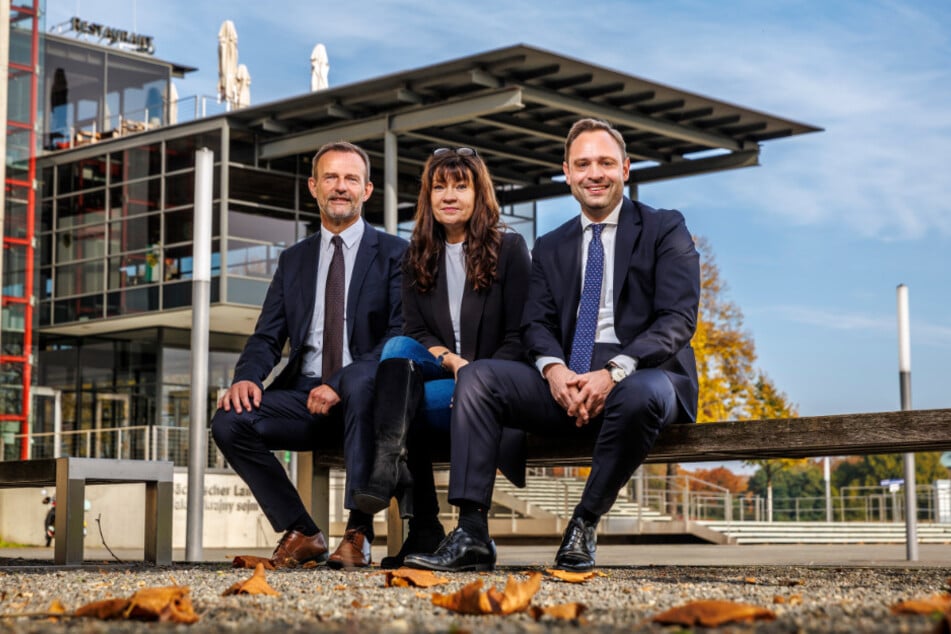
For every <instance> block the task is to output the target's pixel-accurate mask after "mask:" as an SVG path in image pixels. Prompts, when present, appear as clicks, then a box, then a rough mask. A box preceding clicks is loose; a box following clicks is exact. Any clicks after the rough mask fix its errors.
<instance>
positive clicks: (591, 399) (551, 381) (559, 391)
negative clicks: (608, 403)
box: [545, 364, 614, 427]
mask: <svg viewBox="0 0 951 634" xmlns="http://www.w3.org/2000/svg"><path fill="white" fill-rule="evenodd" d="M545 378H546V379H548V387H549V389H550V390H551V395H552V398H554V399H555V401H556V402H557V403H558V404H559V405H561V406H562V407H563V408H564V409H565V411H566V412H567V413H568V415H569V416H574V418H575V425H576V426H578V427H584V426H585V425H587V424H588V423H590V422H591V419H592V418H594V417H595V416H597V415H598V414H600V413H601V412H602V411H603V410H604V401H605V399H607V397H608V393H610V391H611V390H612V389H613V388H614V381H613V380H612V379H611V375H610V373H609V372H608V371H607V370H595V371H593V372H586V373H584V374H575V373H574V372H572V371H571V370H569V369H568V367H567V366H564V365H562V364H556V365H552V366H549V369H547V371H546V374H545Z"/></svg>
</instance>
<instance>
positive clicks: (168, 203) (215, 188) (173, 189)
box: [165, 170, 221, 209]
mask: <svg viewBox="0 0 951 634" xmlns="http://www.w3.org/2000/svg"><path fill="white" fill-rule="evenodd" d="M220 186H221V183H220V182H219V179H218V171H217V170H215V174H214V183H213V185H212V190H211V197H212V200H214V201H215V202H217V199H218V198H219V197H220V196H221V194H220V193H219V188H220ZM194 202H195V173H194V172H182V173H180V174H170V175H169V176H166V177H165V208H166V209H174V208H175V207H183V206H185V205H192V204H194ZM216 206H217V205H216Z"/></svg>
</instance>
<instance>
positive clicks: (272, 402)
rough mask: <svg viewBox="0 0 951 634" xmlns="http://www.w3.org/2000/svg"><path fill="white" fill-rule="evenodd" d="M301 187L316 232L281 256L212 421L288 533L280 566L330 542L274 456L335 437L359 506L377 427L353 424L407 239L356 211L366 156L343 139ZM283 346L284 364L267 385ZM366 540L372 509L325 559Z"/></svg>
mask: <svg viewBox="0 0 951 634" xmlns="http://www.w3.org/2000/svg"><path fill="white" fill-rule="evenodd" d="M308 187H309V188H310V193H311V195H313V197H314V198H315V199H316V201H317V205H318V207H319V208H320V224H321V227H320V231H319V232H318V233H316V234H314V235H312V236H310V237H308V238H306V239H304V240H302V241H301V242H299V243H297V244H295V245H294V246H293V247H291V248H289V249H287V250H286V251H284V252H283V253H281V256H280V258H279V260H278V265H277V271H276V272H275V273H274V278H273V279H272V281H271V285H270V287H268V291H267V296H266V297H265V299H264V305H263V307H262V309H261V315H260V317H259V318H258V322H257V325H256V326H255V328H254V333H253V334H252V335H251V336H250V337H249V338H248V342H247V344H246V345H245V347H244V351H243V352H242V353H241V357H240V358H239V359H238V364H237V366H236V367H235V372H234V381H233V383H232V384H231V387H230V388H228V390H227V392H226V393H225V394H224V395H223V396H222V397H221V399H220V400H219V402H218V407H219V409H218V412H217V413H216V414H215V416H214V418H213V420H212V423H211V427H212V434H213V435H214V438H215V442H216V443H217V444H218V447H219V448H220V449H221V452H222V453H223V454H224V455H225V457H226V458H227V460H228V462H229V463H230V464H231V466H232V468H234V470H235V471H236V472H237V473H238V474H239V475H240V476H241V477H242V478H243V479H244V481H245V482H246V483H247V484H248V487H249V488H250V489H251V492H252V493H254V497H255V498H256V499H257V501H258V503H259V504H260V505H261V508H262V510H263V511H264V514H265V515H266V516H267V518H268V520H269V521H270V522H271V526H272V527H273V528H274V530H275V531H279V532H281V531H283V532H284V535H283V537H282V538H281V540H280V542H279V543H278V545H277V548H276V549H275V551H274V555H273V556H272V561H273V562H274V563H275V565H279V566H280V565H288V564H291V565H292V562H291V560H293V561H295V562H297V563H304V562H307V561H317V562H322V561H325V560H328V554H327V551H328V549H327V541H326V539H325V537H324V534H323V533H322V532H321V531H320V529H319V527H318V526H317V525H316V524H315V523H314V520H313V519H312V518H311V516H310V515H309V514H308V513H307V511H306V509H305V508H304V504H303V502H302V501H301V498H300V495H299V494H298V492H297V490H296V488H295V487H294V485H293V484H292V483H291V481H290V479H289V478H288V477H287V474H286V472H285V471H284V469H283V467H282V466H281V464H280V463H279V462H278V460H277V459H276V458H275V456H274V454H273V453H272V452H273V451H274V450H304V451H310V450H317V449H319V447H320V446H321V445H324V446H326V444H327V443H334V442H340V439H341V437H342V440H343V445H344V452H345V453H346V454H347V464H348V465H352V467H353V468H352V469H351V470H350V471H348V473H347V490H346V495H345V499H344V505H345V506H346V507H347V508H348V509H355V508H356V507H355V506H353V505H352V504H351V491H352V490H354V489H355V488H359V487H363V486H365V485H366V479H367V478H368V476H369V470H370V469H371V468H372V462H373V435H372V433H373V432H372V430H371V429H369V428H370V426H368V425H365V424H364V425H361V424H359V423H360V421H361V420H369V419H370V417H371V413H372V406H373V379H374V375H375V372H376V366H377V363H378V361H379V358H380V352H381V351H382V349H383V345H384V343H386V341H387V340H388V339H389V338H390V337H392V336H394V335H398V334H400V333H401V330H402V305H401V300H400V284H401V275H400V274H401V262H402V258H403V253H404V251H405V250H406V241H405V240H403V239H402V238H398V237H396V236H391V235H388V234H386V233H383V232H381V231H378V230H377V229H375V228H373V227H372V226H370V224H368V223H367V222H365V221H364V220H363V219H362V217H361V213H362V210H363V203H364V202H366V200H367V199H368V198H369V197H370V194H371V193H372V192H373V184H372V183H371V182H370V160H369V157H367V154H366V152H364V151H363V150H362V149H361V148H359V147H357V146H356V145H353V144H351V143H346V142H337V143H330V144H327V145H325V146H323V147H322V148H320V150H318V152H317V154H316V155H315V156H314V160H313V176H312V177H311V178H310V179H309V180H308ZM287 342H289V343H290V356H289V358H288V363H287V366H286V367H285V368H284V370H283V371H282V372H281V373H280V375H279V376H278V377H277V378H275V379H274V381H272V383H271V384H270V386H269V387H268V388H267V389H266V390H264V389H263V381H264V380H265V379H266V378H267V377H268V375H270V373H271V371H272V370H273V369H274V367H275V366H276V365H277V364H278V362H279V361H280V359H281V353H282V351H283V349H284V345H285V343H287ZM366 430H369V433H367V431H366ZM372 541H373V518H372V516H370V515H367V514H365V513H361V512H359V511H357V510H351V512H350V517H349V520H348V523H347V531H346V534H345V536H344V539H343V540H342V541H341V543H340V545H339V546H338V548H337V549H336V551H335V552H334V554H333V555H330V556H329V565H331V566H332V567H338V568H339V567H347V568H350V567H364V566H368V565H370V543H371V542H372Z"/></svg>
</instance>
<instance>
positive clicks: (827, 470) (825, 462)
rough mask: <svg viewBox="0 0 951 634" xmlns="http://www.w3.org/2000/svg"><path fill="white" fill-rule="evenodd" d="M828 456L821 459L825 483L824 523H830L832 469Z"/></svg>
mask: <svg viewBox="0 0 951 634" xmlns="http://www.w3.org/2000/svg"><path fill="white" fill-rule="evenodd" d="M829 460H830V459H829V456H826V457H825V458H823V459H822V477H823V478H824V479H825V481H826V521H827V522H831V521H832V469H831V467H830V466H829Z"/></svg>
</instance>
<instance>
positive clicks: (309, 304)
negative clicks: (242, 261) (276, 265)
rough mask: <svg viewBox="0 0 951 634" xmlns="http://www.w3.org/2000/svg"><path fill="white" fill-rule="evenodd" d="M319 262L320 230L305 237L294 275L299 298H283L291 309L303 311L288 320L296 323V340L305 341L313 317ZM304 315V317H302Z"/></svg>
mask: <svg viewBox="0 0 951 634" xmlns="http://www.w3.org/2000/svg"><path fill="white" fill-rule="evenodd" d="M319 264H320V231H318V232H317V233H315V234H314V235H312V236H310V237H309V238H307V239H306V241H305V243H304V249H303V253H302V255H301V259H300V261H299V262H298V263H297V272H296V274H294V273H292V275H294V280H296V283H295V286H296V287H297V288H298V290H299V291H300V299H299V300H297V299H293V298H287V297H285V298H284V301H285V302H286V303H287V304H289V305H290V307H291V310H293V311H300V312H301V313H303V315H302V316H301V318H299V319H292V320H289V321H290V323H293V324H296V327H297V339H296V341H305V340H306V339H307V332H308V330H309V329H310V325H311V324H310V322H311V321H312V320H313V319H314V302H315V300H316V299H317V268H318V266H319ZM305 316H306V319H305V318H304V317H305Z"/></svg>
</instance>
